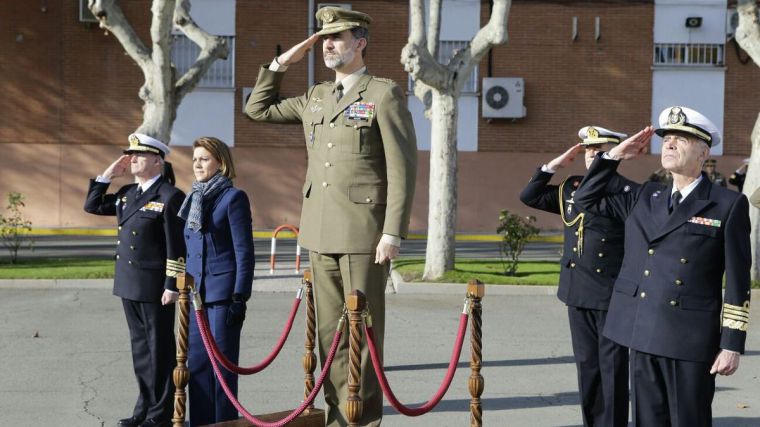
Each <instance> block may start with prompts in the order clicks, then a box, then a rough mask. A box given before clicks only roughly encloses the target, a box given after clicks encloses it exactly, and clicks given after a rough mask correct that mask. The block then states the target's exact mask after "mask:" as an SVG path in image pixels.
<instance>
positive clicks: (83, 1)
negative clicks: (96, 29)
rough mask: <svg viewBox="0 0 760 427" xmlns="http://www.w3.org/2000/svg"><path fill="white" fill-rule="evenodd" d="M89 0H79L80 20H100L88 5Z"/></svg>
mask: <svg viewBox="0 0 760 427" xmlns="http://www.w3.org/2000/svg"><path fill="white" fill-rule="evenodd" d="M87 2H88V0H79V22H98V18H96V17H95V15H93V14H92V12H90V8H89V7H87Z"/></svg>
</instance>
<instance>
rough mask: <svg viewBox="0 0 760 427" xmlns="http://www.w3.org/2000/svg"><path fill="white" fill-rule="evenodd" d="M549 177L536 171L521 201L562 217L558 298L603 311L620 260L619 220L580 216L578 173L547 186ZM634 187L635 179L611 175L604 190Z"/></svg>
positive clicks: (573, 304) (621, 223)
mask: <svg viewBox="0 0 760 427" xmlns="http://www.w3.org/2000/svg"><path fill="white" fill-rule="evenodd" d="M552 176H553V174H550V173H547V172H542V171H541V169H539V170H538V171H537V172H536V174H535V175H533V178H531V180H530V182H529V183H528V185H527V186H526V187H525V188H524V189H523V191H522V193H520V200H521V201H522V202H523V203H525V204H526V205H528V206H530V207H533V208H536V209H540V210H543V211H546V212H551V213H555V214H559V215H561V216H562V221H563V222H564V224H565V226H564V248H563V255H562V261H561V265H560V275H559V290H558V292H557V296H558V297H559V299H560V300H561V301H562V302H564V303H565V304H567V305H569V306H573V307H580V308H589V309H596V310H607V307H608V305H609V302H610V294H611V293H612V285H613V284H614V282H615V279H616V278H617V275H618V271H619V270H620V264H621V263H622V262H623V235H624V234H623V227H624V225H623V222H622V221H620V220H617V219H611V218H605V217H602V216H598V215H593V214H588V213H586V214H581V212H580V210H578V208H577V206H575V202H574V201H573V197H574V195H575V192H576V190H577V189H578V186H579V185H580V183H581V181H582V180H583V177H582V176H570V177H568V178H566V179H565V180H564V181H563V182H562V184H560V185H559V186H557V185H549V181H550V180H551V179H552ZM637 187H638V184H636V183H635V182H633V181H630V180H628V179H626V178H624V177H622V176H620V175H618V174H615V175H614V176H613V177H611V179H610V180H609V183H608V188H607V191H613V192H624V191H631V190H632V189H635V188H637Z"/></svg>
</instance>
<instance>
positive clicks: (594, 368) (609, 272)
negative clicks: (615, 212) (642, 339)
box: [520, 126, 638, 426]
mask: <svg viewBox="0 0 760 427" xmlns="http://www.w3.org/2000/svg"><path fill="white" fill-rule="evenodd" d="M626 136H627V135H626V134H623V133H619V132H614V131H611V130H609V129H605V128H603V127H599V126H586V127H583V128H581V129H580V130H579V131H578V137H580V139H581V142H580V143H578V144H576V145H574V146H573V147H571V148H570V149H569V150H567V151H566V152H565V153H563V154H562V155H560V156H559V157H557V158H555V159H553V160H552V161H550V162H549V163H547V164H545V165H543V166H542V167H541V168H540V169H539V170H537V171H536V173H535V175H533V178H531V180H530V182H528V185H527V186H526V187H525V189H523V191H522V193H521V194H520V200H522V202H523V203H525V204H526V205H528V206H531V207H533V208H536V209H540V210H543V211H547V212H551V213H555V214H558V215H560V217H561V218H562V222H563V223H564V225H565V227H564V249H563V256H562V260H561V265H560V279H559V290H558V292H557V296H558V297H559V299H560V301H562V302H564V303H565V304H566V305H567V313H568V320H569V323H570V335H571V338H572V344H573V355H574V357H575V363H576V367H577V370H578V388H579V391H580V395H581V396H580V397H581V410H582V415H583V424H584V425H585V426H626V425H627V424H628V349H627V348H625V347H623V346H620V345H618V344H616V343H615V342H613V341H611V340H609V339H607V338H605V337H603V336H602V335H601V331H602V329H603V328H604V324H605V319H606V317H607V307H608V306H609V301H610V295H611V294H612V286H613V284H614V282H615V277H616V276H617V274H618V271H619V270H620V264H621V263H622V261H623V236H624V226H623V222H622V221H619V220H615V219H610V218H606V217H603V216H599V215H593V214H587V213H582V212H580V211H579V210H578V208H577V207H576V206H575V202H574V200H573V197H574V195H575V192H576V191H577V190H578V186H579V185H580V183H581V181H582V180H583V176H569V177H567V178H565V179H564V180H563V181H562V183H560V185H559V186H557V185H549V181H550V180H551V179H552V177H553V176H554V173H555V172H556V171H557V170H558V169H561V168H563V167H565V166H568V165H569V164H570V163H572V161H573V160H574V159H575V158H576V157H577V155H578V154H580V153H581V152H583V153H584V160H585V162H586V167H587V168H588V167H589V166H590V165H591V162H592V161H593V160H594V157H595V155H596V153H598V152H599V151H602V150H605V149H609V148H611V147H613V146H614V145H615V144H619V143H620V141H621V140H622V139H623V138H625V137H626ZM636 188H638V184H636V183H635V182H632V181H630V180H628V179H627V178H625V177H623V176H620V175H618V174H615V175H614V176H612V177H611V179H610V180H609V183H608V187H607V189H606V191H610V192H630V191H634V190H635V189H636Z"/></svg>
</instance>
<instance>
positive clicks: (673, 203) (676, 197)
mask: <svg viewBox="0 0 760 427" xmlns="http://www.w3.org/2000/svg"><path fill="white" fill-rule="evenodd" d="M679 204H681V192H680V191H678V190H676V191H675V192H674V193H673V195H672V196H670V213H673V211H674V210H675V209H676V208H677V207H678V205H679Z"/></svg>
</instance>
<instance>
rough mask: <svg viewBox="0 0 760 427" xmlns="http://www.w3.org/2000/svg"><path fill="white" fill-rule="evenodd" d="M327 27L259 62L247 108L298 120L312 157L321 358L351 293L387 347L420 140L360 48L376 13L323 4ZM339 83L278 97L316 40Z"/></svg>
mask: <svg viewBox="0 0 760 427" xmlns="http://www.w3.org/2000/svg"><path fill="white" fill-rule="evenodd" d="M316 17H317V19H318V20H320V21H321V22H322V24H323V26H322V30H321V31H320V32H318V33H316V34H314V35H313V36H311V37H309V38H308V39H306V40H304V41H303V42H301V43H300V44H298V45H296V46H294V47H293V48H291V49H290V50H288V51H287V52H285V53H284V54H282V55H280V56H279V57H277V58H275V59H274V61H273V62H272V63H271V64H269V65H265V66H264V67H262V69H261V70H260V72H259V76H258V80H257V81H256V86H255V87H254V89H253V93H252V94H251V97H250V99H249V100H248V104H247V105H246V113H247V114H248V116H249V117H251V118H252V119H253V120H256V121H264V122H270V123H290V124H293V123H300V124H302V125H303V128H304V137H305V139H306V146H307V152H308V158H309V162H308V163H309V164H308V170H307V172H306V182H305V183H304V186H303V208H302V212H301V229H300V235H299V238H298V241H299V244H300V245H301V246H303V247H305V248H307V249H308V250H309V257H310V261H311V268H312V271H313V274H314V286H315V290H314V297H315V302H316V309H317V329H318V334H319V351H320V359H321V361H322V363H324V361H325V358H326V356H327V352H328V351H329V348H330V344H331V341H332V338H333V334H334V331H335V328H336V327H337V322H338V319H339V318H340V316H341V312H342V310H343V305H344V302H345V299H346V297H347V296H348V295H349V294H350V292H351V291H352V290H354V289H358V290H360V291H362V292H363V293H364V294H365V295H366V296H367V305H368V308H369V310H370V312H371V314H372V318H373V328H374V330H375V333H376V334H377V338H378V340H377V343H378V346H379V348H378V350H379V351H380V354H382V343H383V338H382V337H383V332H384V327H385V282H386V280H387V277H388V268H389V264H390V263H389V261H390V260H391V259H393V258H394V257H396V255H398V252H399V247H400V244H401V239H402V238H405V237H406V235H407V232H408V227H409V217H410V213H411V208H412V199H413V197H414V184H415V177H416V168H417V143H416V138H415V135H414V126H413V123H412V117H411V114H410V113H409V110H408V109H407V106H406V99H405V96H404V93H403V91H402V90H401V88H399V86H398V85H396V84H395V83H394V82H392V81H390V80H387V79H380V78H377V77H373V76H371V75H369V74H367V71H366V67H365V66H364V60H363V54H364V49H365V48H366V47H367V42H368V27H369V24H370V22H371V21H372V19H371V18H370V17H369V16H368V15H366V14H364V13H361V12H357V11H349V10H344V9H340V8H334V7H325V8H322V9H320V10H319V11H318V12H317V14H316ZM320 38H321V39H322V41H323V44H322V53H323V55H324V61H325V65H326V66H327V67H328V68H330V69H333V70H335V81H334V82H323V83H319V84H317V85H315V86H312V87H311V88H309V90H308V92H306V93H305V94H304V95H302V96H299V97H294V98H288V99H279V98H278V92H279V89H280V83H281V82H282V79H283V77H284V75H285V73H284V71H285V69H286V68H287V67H288V66H289V65H291V64H294V63H296V62H298V61H300V60H301V59H302V58H303V56H304V54H305V53H306V52H307V51H308V50H309V49H310V48H311V47H312V46H313V45H314V44H315V43H316V42H317V41H318V40H319V39H320ZM347 343H348V340H345V339H344V340H343V342H342V345H341V347H340V350H339V351H338V353H337V355H336V357H335V361H334V362H333V365H332V369H331V370H330V376H329V378H328V379H327V381H325V385H324V387H325V390H324V391H325V400H326V404H327V425H328V426H345V425H347V424H348V421H347V418H346V414H345V402H346V398H347V396H348V389H347V376H348V352H347V347H348V344H347ZM361 398H362V400H363V402H364V408H363V409H364V410H363V413H362V416H361V418H360V421H359V425H362V426H377V425H379V424H380V421H381V418H382V412H383V396H382V392H381V390H380V387H379V385H378V382H377V378H376V377H375V374H374V371H373V369H372V367H371V361H370V358H369V353H368V351H367V349H366V346H365V348H363V349H362V382H361Z"/></svg>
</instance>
